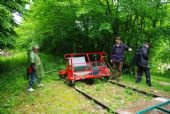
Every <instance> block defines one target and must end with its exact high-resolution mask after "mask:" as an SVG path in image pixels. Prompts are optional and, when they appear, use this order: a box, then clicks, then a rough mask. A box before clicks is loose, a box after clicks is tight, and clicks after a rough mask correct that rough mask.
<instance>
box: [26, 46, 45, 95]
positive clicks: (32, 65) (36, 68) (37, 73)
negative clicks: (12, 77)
mask: <svg viewBox="0 0 170 114" xmlns="http://www.w3.org/2000/svg"><path fill="white" fill-rule="evenodd" d="M38 50H39V46H38V45H33V46H32V50H31V52H30V53H29V54H28V60H29V61H28V62H29V67H28V74H29V88H28V91H29V92H32V91H34V89H33V85H34V83H35V80H37V82H38V86H39V87H43V86H44V85H43V84H42V83H41V81H42V75H43V74H42V71H43V68H42V63H41V59H40V57H39V55H38Z"/></svg>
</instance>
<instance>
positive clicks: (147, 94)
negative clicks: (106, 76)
mask: <svg viewBox="0 0 170 114" xmlns="http://www.w3.org/2000/svg"><path fill="white" fill-rule="evenodd" d="M108 82H109V83H111V84H113V85H118V86H120V87H123V88H129V89H131V90H133V91H135V92H138V93H141V94H143V95H146V96H152V97H153V98H156V97H162V96H160V95H156V94H153V93H148V92H146V91H142V90H138V89H136V88H133V87H129V86H126V85H124V84H121V83H117V82H114V81H108Z"/></svg>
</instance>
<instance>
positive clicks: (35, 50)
mask: <svg viewBox="0 0 170 114" xmlns="http://www.w3.org/2000/svg"><path fill="white" fill-rule="evenodd" d="M32 50H33V51H34V52H35V53H37V52H38V50H39V46H38V45H37V44H36V45H33V46H32Z"/></svg>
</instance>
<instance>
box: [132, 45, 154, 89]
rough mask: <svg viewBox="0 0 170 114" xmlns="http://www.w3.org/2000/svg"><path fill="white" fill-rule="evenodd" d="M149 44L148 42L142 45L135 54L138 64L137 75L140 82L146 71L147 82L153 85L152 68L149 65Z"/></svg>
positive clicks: (137, 80) (137, 81)
mask: <svg viewBox="0 0 170 114" xmlns="http://www.w3.org/2000/svg"><path fill="white" fill-rule="evenodd" d="M148 49H149V44H148V43H147V42H146V43H144V44H143V45H142V46H141V47H139V48H138V49H137V51H136V54H135V63H136V65H137V68H138V70H137V77H136V83H140V81H141V79H142V74H143V72H145V76H146V84H147V85H148V86H150V87H151V79H150V69H149V65H148V60H149V53H148Z"/></svg>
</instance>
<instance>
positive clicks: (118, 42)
mask: <svg viewBox="0 0 170 114" xmlns="http://www.w3.org/2000/svg"><path fill="white" fill-rule="evenodd" d="M115 42H116V43H117V44H120V43H121V42H122V41H121V38H120V36H116V39H115Z"/></svg>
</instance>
